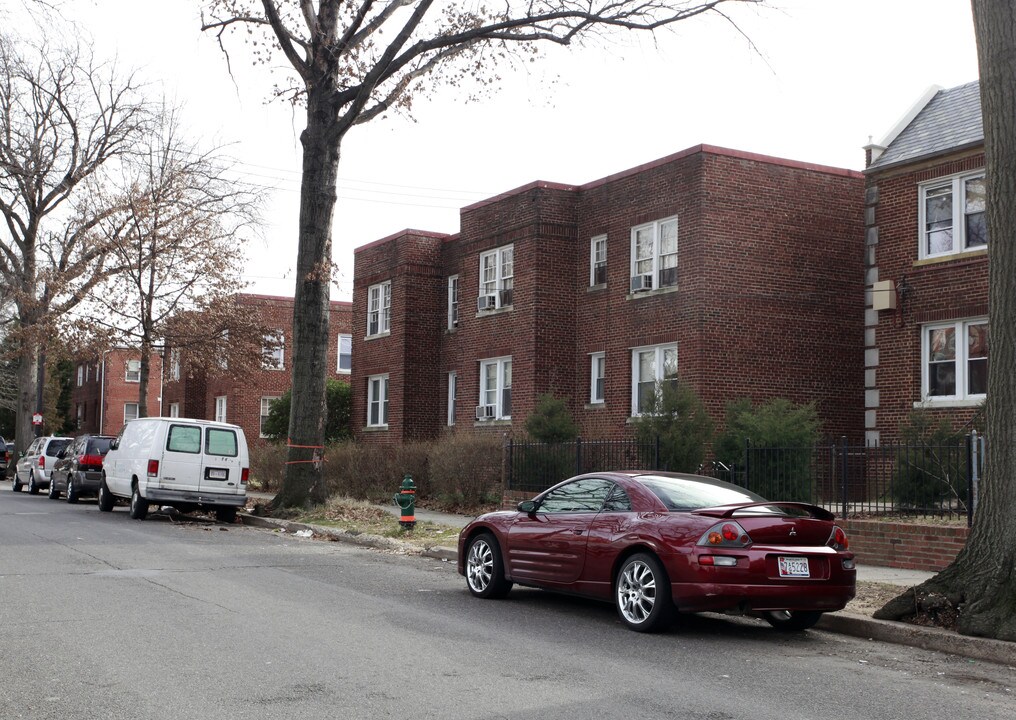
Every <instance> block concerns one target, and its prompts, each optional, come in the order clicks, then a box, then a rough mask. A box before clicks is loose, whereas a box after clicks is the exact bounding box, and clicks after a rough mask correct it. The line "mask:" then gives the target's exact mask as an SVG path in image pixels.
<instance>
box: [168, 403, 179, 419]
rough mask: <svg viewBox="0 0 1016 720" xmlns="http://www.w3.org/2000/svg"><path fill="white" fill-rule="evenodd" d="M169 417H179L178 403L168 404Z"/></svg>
mask: <svg viewBox="0 0 1016 720" xmlns="http://www.w3.org/2000/svg"><path fill="white" fill-rule="evenodd" d="M169 416H170V417H173V418H175V417H180V403H170V404H169Z"/></svg>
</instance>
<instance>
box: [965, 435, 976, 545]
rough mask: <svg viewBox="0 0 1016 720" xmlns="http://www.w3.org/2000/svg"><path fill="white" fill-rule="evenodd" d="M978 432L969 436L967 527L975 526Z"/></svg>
mask: <svg viewBox="0 0 1016 720" xmlns="http://www.w3.org/2000/svg"><path fill="white" fill-rule="evenodd" d="M977 450H978V448H977V431H976V430H971V431H970V433H969V434H968V435H967V527H970V526H972V525H973V524H974V504H975V503H976V502H977Z"/></svg>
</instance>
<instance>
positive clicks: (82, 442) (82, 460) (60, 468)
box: [49, 435, 113, 503]
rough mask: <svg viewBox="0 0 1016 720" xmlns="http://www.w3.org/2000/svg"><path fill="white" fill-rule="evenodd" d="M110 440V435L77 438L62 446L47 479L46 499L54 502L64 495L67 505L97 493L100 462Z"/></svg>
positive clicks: (100, 476)
mask: <svg viewBox="0 0 1016 720" xmlns="http://www.w3.org/2000/svg"><path fill="white" fill-rule="evenodd" d="M112 441H113V438H112V436H110V435H81V436H79V437H77V438H75V439H74V442H73V443H71V444H70V445H68V446H67V447H65V448H64V449H63V450H62V451H61V452H60V455H59V457H57V459H56V462H55V463H53V472H52V473H51V474H50V476H49V499H50V500H57V499H59V497H60V494H61V493H67V502H69V503H76V502H77V501H78V498H81V497H94V496H95V495H98V494H99V483H100V482H102V459H103V458H104V457H106V453H107V452H108V451H109V444H110V443H111V442H112Z"/></svg>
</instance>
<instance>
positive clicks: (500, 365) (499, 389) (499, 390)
mask: <svg viewBox="0 0 1016 720" xmlns="http://www.w3.org/2000/svg"><path fill="white" fill-rule="evenodd" d="M511 361H512V356H511V355H505V356H504V357H498V358H486V359H484V360H481V361H480V396H479V399H478V402H477V405H486V404H487V403H486V402H485V400H486V398H485V397H484V395H485V394H486V391H487V388H486V386H485V385H484V382H485V381H486V378H487V372H486V370H487V367H489V366H491V365H496V366H497V374H496V377H495V381H494V382H495V388H494V418H493V419H494V420H511V419H512V416H511V414H510V410H511V408H509V414H505V412H504V402H503V401H504V392H505V390H509V391H510V390H511V388H512V386H511V385H505V374H506V373H505V369H506V367H507V366H508V365H509V364H511ZM512 370H513V372H514V368H512ZM513 379H514V374H513Z"/></svg>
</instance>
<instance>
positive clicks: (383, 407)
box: [367, 373, 389, 428]
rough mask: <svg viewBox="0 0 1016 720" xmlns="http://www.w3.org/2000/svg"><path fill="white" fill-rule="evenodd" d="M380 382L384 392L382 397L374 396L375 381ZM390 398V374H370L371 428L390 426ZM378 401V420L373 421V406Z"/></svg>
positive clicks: (368, 415)
mask: <svg viewBox="0 0 1016 720" xmlns="http://www.w3.org/2000/svg"><path fill="white" fill-rule="evenodd" d="M375 382H379V389H381V390H382V391H383V392H382V394H383V397H382V398H375V397H374V383H375ZM388 399H389V388H388V374H387V373H385V374H383V375H368V376H367V427H369V428H386V427H388ZM375 403H378V422H376V423H372V422H371V421H370V416H371V406H372V405H374V404H375Z"/></svg>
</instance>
